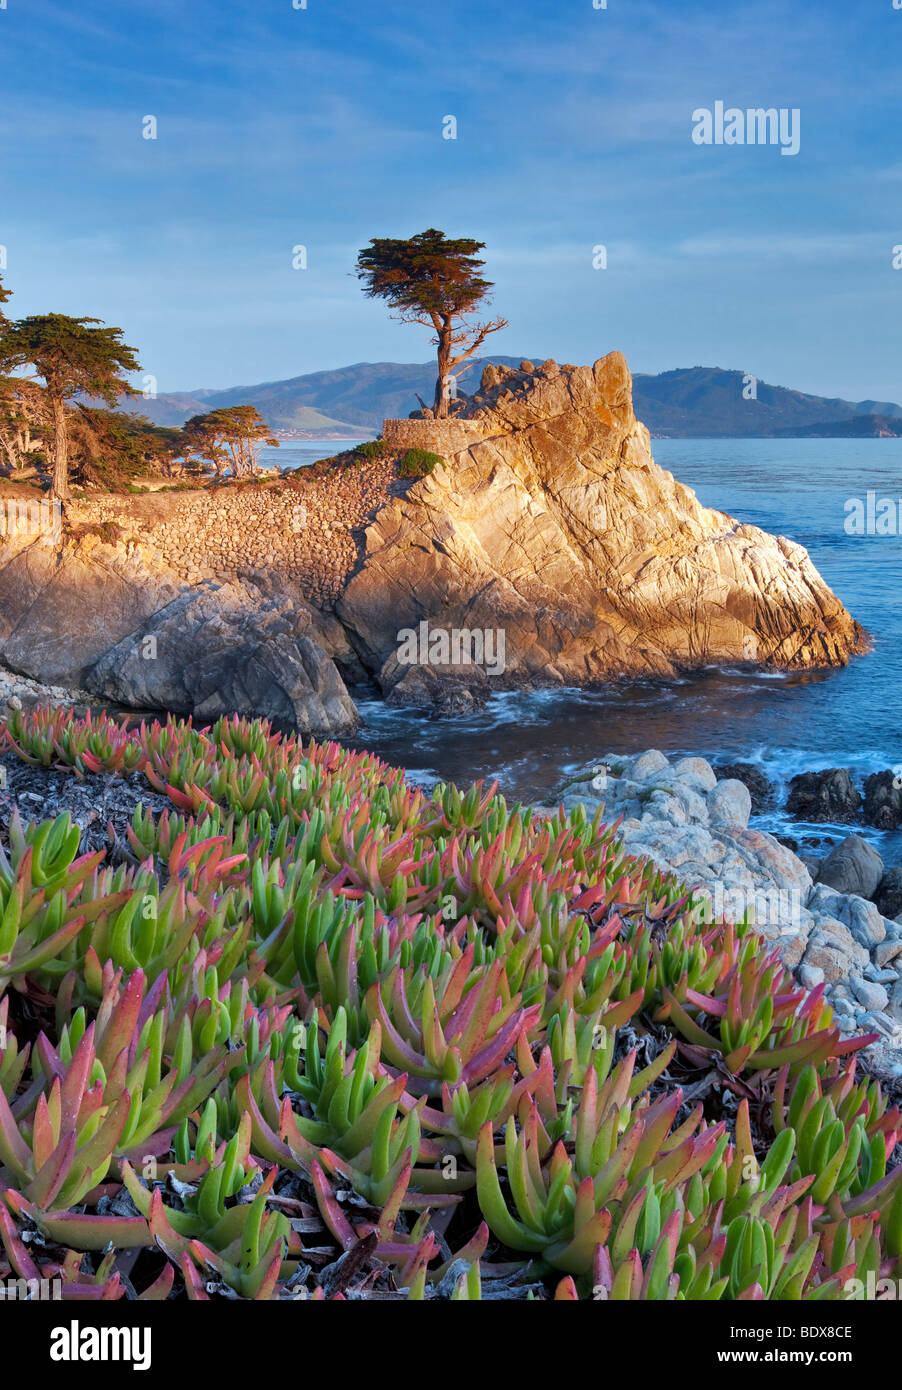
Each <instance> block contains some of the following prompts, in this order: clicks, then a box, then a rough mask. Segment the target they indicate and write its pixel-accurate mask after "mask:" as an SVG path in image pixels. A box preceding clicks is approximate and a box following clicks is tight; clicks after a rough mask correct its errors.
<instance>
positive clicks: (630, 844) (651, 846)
mask: <svg viewBox="0 0 902 1390" xmlns="http://www.w3.org/2000/svg"><path fill="white" fill-rule="evenodd" d="M558 804H562V805H563V806H564V807H565V809H567V810H570V809H572V808H573V807H575V806H577V805H580V804H582V805H584V806H585V807H586V810H587V812H588V813H589V814H590V815H591V814H593V813H594V811H595V809H596V808H597V807H598V805H599V804H601V805H602V806H603V808H604V812H603V813H604V818H605V820H606V821H613V820H615V819H618V818H619V817H622V820H621V823H620V827H619V829H618V832H617V834H618V838H619V839H621V840H622V842H623V845H624V848H625V849H626V850H627V851H628V852H629V853H630V854H632V855H636V856H638V857H640V858H641V857H643V856H647V857H648V858H649V859H651V860H652V861H653V862H654V863H655V864H657V865H658V866H659V867H660V868H661V869H667V870H670V871H671V872H673V873H674V874H675V875H676V877H677V878H678V879H680V880H681V881H682V882H683V883H684V884H685V885H686V887H687V888H692V889H694V890H695V893H696V900H697V901H698V902H699V903H700V904H703V905H704V911H705V912H706V913H710V915H711V917H712V918H713V919H716V920H720V919H721V918H724V919H730V920H733V921H736V922H738V921H740V920H743V919H744V920H746V921H747V922H749V923H752V924H753V925H754V927H755V930H756V932H757V933H758V934H759V935H760V936H762V937H763V938H764V939H765V941H766V942H768V943H770V944H771V945H772V946H774V947H776V948H777V949H778V950H779V952H780V956H781V958H782V960H783V962H784V964H785V965H786V966H787V967H788V968H789V969H791V970H793V971H794V972H795V974H796V975H797V977H798V979H799V980H800V982H801V983H802V984H803V985H804V986H805V987H806V988H808V989H812V988H813V987H814V986H816V985H819V984H823V985H825V987H826V993H827V995H828V996H829V1000H830V1003H831V1005H832V1007H833V1009H834V1012H835V1013H836V1015H837V1019H838V1021H839V1022H840V1025H841V1027H842V1029H843V1031H844V1032H846V1033H853V1032H856V1031H862V1030H863V1031H868V1032H870V1031H873V1032H876V1033H877V1034H878V1035H879V1037H880V1039H881V1041H880V1043H877V1044H874V1046H873V1049H872V1055H873V1057H874V1059H875V1060H878V1059H879V1061H880V1063H881V1066H883V1067H885V1069H886V1070H888V1071H890V1072H892V1074H893V1075H897V1076H899V1075H902V923H899V922H897V921H894V920H892V919H891V918H889V917H886V916H884V915H883V914H882V913H881V911H880V909H879V908H878V907H877V906H876V905H875V904H874V903H873V902H870V901H868V900H867V898H866V897H864V896H862V895H861V890H862V889H869V890H871V891H873V890H872V887H871V885H872V882H873V883H874V884H876V879H874V872H875V870H876V867H877V865H879V864H880V860H879V856H877V855H876V853H875V852H874V851H871V852H870V854H863V853H862V852H861V851H860V848H859V847H860V845H861V844H862V843H863V841H860V840H859V837H858V836H849V837H848V840H851V841H857V842H858V843H857V844H852V845H849V844H848V841H846V842H845V843H846V846H847V848H846V851H845V856H846V859H847V860H848V861H850V862H851V861H852V860H854V861H855V863H856V864H858V863H859V859H860V861H861V864H862V865H864V866H866V869H865V870H862V872H860V873H859V874H858V876H857V877H855V878H854V879H853V878H851V877H850V878H848V879H847V880H846V882H847V884H848V886H847V887H845V888H844V890H843V891H838V890H837V888H835V887H830V886H829V885H827V884H824V883H817V884H813V883H812V880H811V877H810V875H809V873H808V870H807V868H806V867H805V865H804V863H803V862H802V861H801V860H800V859H798V858H797V857H796V856H795V855H794V854H793V853H792V852H791V851H790V850H789V849H787V848H786V846H785V845H782V844H780V843H779V841H778V840H776V839H775V837H774V836H772V835H768V834H765V833H764V832H762V831H759V830H755V829H753V828H752V827H750V826H749V825H748V815H749V806H750V797H749V793H748V791H747V789H746V788H745V786H744V785H742V784H741V783H740V782H738V781H736V780H735V779H729V778H728V779H724V780H722V781H718V780H717V777H716V773H715V770H713V769H712V768H711V766H710V764H709V763H707V762H706V761H705V759H704V758H680V759H678V760H675V761H674V762H671V761H670V760H669V759H668V758H666V757H665V756H664V754H663V753H660V752H658V751H657V750H652V751H650V752H647V753H641V754H638V755H636V756H633V757H628V758H622V757H618V756H616V755H614V754H605V755H603V756H602V757H600V758H599V759H598V760H597V761H596V762H594V763H592V764H590V765H589V766H587V767H586V768H585V769H583V771H582V772H580V773H578V774H577V776H576V777H575V778H574V779H573V781H571V782H570V783H568V784H567V786H566V787H564V788H563V789H562V790H561V793H560V796H559V798H557V799H556V800H555V805H554V806H553V807H552V806H549V807H545V808H542V807H538V808H536V809H537V810H538V811H539V812H540V813H541V812H542V811H545V812H548V813H551V812H552V811H553V810H554V809H556V806H557V805H558ZM839 848H841V846H840V847H839ZM866 848H867V847H866ZM875 860H876V864H875V863H874V861H875ZM880 874H882V867H881V868H880V870H879V872H878V875H877V876H878V878H879V877H880Z"/></svg>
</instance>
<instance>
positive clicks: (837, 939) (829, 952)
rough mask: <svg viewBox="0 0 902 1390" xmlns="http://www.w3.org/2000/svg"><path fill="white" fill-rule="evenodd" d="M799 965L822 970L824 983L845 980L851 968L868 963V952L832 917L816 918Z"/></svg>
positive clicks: (846, 928) (842, 924)
mask: <svg viewBox="0 0 902 1390" xmlns="http://www.w3.org/2000/svg"><path fill="white" fill-rule="evenodd" d="M803 963H804V964H805V965H813V966H814V967H815V968H816V969H818V970H822V971H823V974H824V979H825V980H826V982H827V984H831V985H832V984H837V983H838V982H839V981H840V980H845V979H846V978H847V976H848V975H849V974H850V973H851V971H852V969H853V968H854V967H856V966H857V967H858V968H859V969H862V968H863V967H864V966H865V965H867V963H868V953H867V951H866V950H865V949H864V947H863V946H859V945H858V943H857V942H856V941H854V940H853V938H852V934H851V932H850V931H849V928H848V927H847V926H846V925H845V924H844V923H843V922H839V921H837V920H836V919H835V918H830V917H821V918H819V919H817V922H816V925H815V929H814V931H813V932H812V933H811V935H810V937H809V938H808V944H807V947H806V949H805V955H804V960H803Z"/></svg>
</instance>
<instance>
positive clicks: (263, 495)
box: [67, 460, 405, 605]
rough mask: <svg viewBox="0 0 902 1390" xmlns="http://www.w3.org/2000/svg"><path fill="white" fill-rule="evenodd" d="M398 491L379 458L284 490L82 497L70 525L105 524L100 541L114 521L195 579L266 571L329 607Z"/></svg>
mask: <svg viewBox="0 0 902 1390" xmlns="http://www.w3.org/2000/svg"><path fill="white" fill-rule="evenodd" d="M404 486H405V485H404V484H403V483H402V484H400V487H401V489H403V488H404ZM398 488H399V485H398V484H397V483H396V482H394V470H393V465H392V464H391V463H389V462H388V461H379V460H376V461H370V462H368V463H367V465H366V466H365V467H361V468H360V469H348V470H347V471H346V472H345V473H343V474H342V475H340V476H339V477H330V478H310V479H303V480H302V481H301V482H298V483H285V484H284V485H282V486H276V487H263V486H261V487H242V488H235V489H231V488H214V489H205V490H204V491H198V492H188V491H186V492H171V493H161V492H153V493H146V494H142V495H131V496H115V495H104V496H102V497H96V498H91V499H86V500H85V499H80V500H78V501H76V502H73V503H72V504H71V505H70V507H69V508H68V511H67V522H68V526H69V527H71V528H74V529H76V530H77V529H78V528H80V527H88V528H97V529H98V531H99V532H101V534H100V539H104V538H105V537H104V536H103V534H102V531H101V528H102V527H103V526H104V525H105V524H107V523H112V524H113V525H114V526H116V527H118V528H119V531H120V532H121V535H119V536H118V537H116V538H115V539H117V540H118V542H119V543H120V544H125V545H126V546H127V547H129V548H130V549H134V550H135V551H137V552H138V553H139V554H140V557H141V559H142V560H143V561H144V563H145V564H147V565H148V566H149V567H150V568H152V569H159V570H166V571H169V572H174V573H175V574H176V575H177V576H178V577H179V578H180V579H181V580H183V581H184V582H185V583H188V584H198V583H200V582H201V581H202V580H205V579H221V580H226V581H229V580H231V581H234V580H236V579H241V578H246V577H249V576H251V575H253V574H254V572H256V571H262V570H265V571H267V572H269V573H271V574H273V575H274V576H277V577H280V578H282V579H285V580H288V581H291V582H292V583H293V584H296V585H297V586H298V588H299V589H300V590H301V592H302V593H303V595H304V597H305V598H307V599H308V600H309V601H310V602H313V603H324V604H327V605H328V604H329V602H330V601H331V600H333V599H334V598H335V596H336V595H337V594H338V593H339V592H340V591H341V589H342V588H343V587H344V585H345V583H346V582H347V578H348V575H349V574H350V572H351V570H353V568H354V566H355V565H356V563H357V561H358V558H359V547H360V545H361V544H362V534H363V528H364V527H365V526H366V525H367V523H368V520H369V518H370V517H371V515H372V513H373V512H374V511H375V510H376V509H378V507H379V506H380V505H382V503H384V501H385V500H386V498H387V497H388V496H389V495H390V494H391V493H393V492H395V491H397V490H398ZM110 539H113V537H112V536H111V537H110Z"/></svg>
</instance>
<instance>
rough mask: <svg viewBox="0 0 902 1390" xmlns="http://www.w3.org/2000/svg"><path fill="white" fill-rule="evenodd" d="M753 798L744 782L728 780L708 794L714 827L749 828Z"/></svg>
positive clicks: (710, 814)
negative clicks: (735, 826) (732, 826)
mask: <svg viewBox="0 0 902 1390" xmlns="http://www.w3.org/2000/svg"><path fill="white" fill-rule="evenodd" d="M751 810H752V798H751V795H750V793H749V789H748V787H747V786H746V785H745V783H744V782H737V781H736V780H735V779H732V778H727V780H726V781H724V782H718V783H717V785H716V786H715V787H712V789H711V791H709V792H708V816H709V818H710V821H711V825H712V826H720V825H739V826H747V825H748V823H749V815H750V814H751Z"/></svg>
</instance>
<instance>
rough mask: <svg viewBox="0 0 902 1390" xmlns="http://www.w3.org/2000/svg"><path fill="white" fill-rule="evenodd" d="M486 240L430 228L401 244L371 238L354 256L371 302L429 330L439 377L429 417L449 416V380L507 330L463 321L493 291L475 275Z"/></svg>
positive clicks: (502, 324)
mask: <svg viewBox="0 0 902 1390" xmlns="http://www.w3.org/2000/svg"><path fill="white" fill-rule="evenodd" d="M484 248H485V242H482V241H474V240H473V239H472V238H470V237H458V238H456V239H455V238H450V237H446V236H445V234H444V232H440V231H438V230H437V229H436V228H435V227H429V228H428V229H427V230H426V231H425V232H420V233H418V234H417V235H416V236H413V237H408V238H407V239H406V240H398V239H394V238H391V237H372V238H371V240H370V244H369V246H365V247H364V248H363V249H362V250H361V251H359V252H358V253H357V277H358V279H360V280H362V281H363V282H364V293H365V294H366V295H367V297H368V298H370V299H382V300H384V301H385V302H386V303H387V304H388V305H389V308H390V309H391V310H392V311H393V317H395V318H397V319H399V320H400V321H401V322H402V323H418V324H422V325H423V326H424V327H427V328H432V329H434V331H435V337H434V338H433V339H432V342H433V343H434V345H435V346H436V349H437V357H438V378H437V380H436V385H435V403H434V407H433V409H434V413H435V415H436V416H445V415H448V414H449V413H450V401H451V399H452V394H453V392H452V386H453V383H452V381H451V378H452V376H453V374H454V372H455V370H456V368H457V367H459V366H461V365H462V364H463V363H464V362H466V361H468V360H469V359H470V358H472V357H473V355H474V354H475V353H476V351H477V349H478V348H480V347H481V346H482V344H483V343H484V342H485V339H486V338H487V337H488V335H489V334H490V333H497V332H498V331H499V329H502V328H506V327H507V323H508V321H507V319H504V318H495V319H491V320H487V321H484V322H480V323H470V322H468V315H470V314H472V313H474V312H475V311H476V310H477V309H478V308H479V307H480V306H481V305H483V304H484V303H486V302H487V301H488V298H489V291H490V290H492V289H493V288H494V286H493V284H492V282H491V281H489V280H485V279H483V278H482V276H481V275H480V274H479V272H480V270H481V269H482V267H483V265H484V264H485V262H484V261H482V260H480V259H479V256H478V252H480V251H482V250H484Z"/></svg>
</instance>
